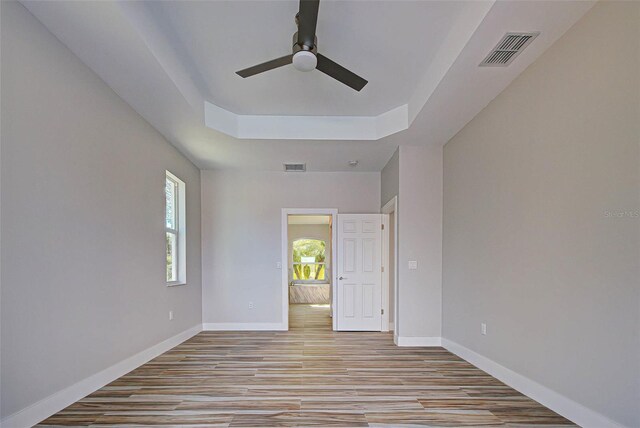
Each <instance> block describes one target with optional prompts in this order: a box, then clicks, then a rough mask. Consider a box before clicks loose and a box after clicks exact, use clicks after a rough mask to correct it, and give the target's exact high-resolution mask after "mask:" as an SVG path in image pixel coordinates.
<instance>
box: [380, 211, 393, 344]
mask: <svg viewBox="0 0 640 428" xmlns="http://www.w3.org/2000/svg"><path fill="white" fill-rule="evenodd" d="M390 264H391V261H390V260H389V214H382V263H381V265H382V330H381V331H389V265H390Z"/></svg>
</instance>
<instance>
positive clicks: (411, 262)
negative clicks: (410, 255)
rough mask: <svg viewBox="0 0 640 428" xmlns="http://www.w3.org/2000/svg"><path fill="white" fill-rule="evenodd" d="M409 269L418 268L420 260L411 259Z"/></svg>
mask: <svg viewBox="0 0 640 428" xmlns="http://www.w3.org/2000/svg"><path fill="white" fill-rule="evenodd" d="M409 269H410V270H416V269H418V261H417V260H409Z"/></svg>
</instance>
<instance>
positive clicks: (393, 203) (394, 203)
mask: <svg viewBox="0 0 640 428" xmlns="http://www.w3.org/2000/svg"><path fill="white" fill-rule="evenodd" d="M380 211H381V212H382V213H383V214H391V213H394V219H395V220H394V222H393V236H394V247H395V248H394V251H393V265H394V266H395V269H394V273H395V284H394V288H393V296H394V297H393V306H394V308H393V309H394V311H393V322H389V325H390V326H391V324H393V326H394V327H393V328H394V329H393V331H394V332H396V333H397V331H398V329H397V326H398V312H399V310H398V288H399V282H398V278H399V276H398V220H399V216H398V195H396V196H394V197H393V198H391V199H389V201H388V202H387V203H386V204H384V206H383V207H382V209H381V210H380ZM387 235H388V233H387ZM388 286H389V284H387V287H388ZM388 293H389V291H388V289H387V294H388ZM388 300H389V297H388V296H387V301H388ZM388 309H389V308H387V313H388ZM387 319H388V315H387ZM389 328H391V327H389ZM396 344H397V342H396Z"/></svg>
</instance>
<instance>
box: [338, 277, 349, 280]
mask: <svg viewBox="0 0 640 428" xmlns="http://www.w3.org/2000/svg"><path fill="white" fill-rule="evenodd" d="M338 279H339V280H340V281H342V280H343V279H347V278H343V277H340V278H338Z"/></svg>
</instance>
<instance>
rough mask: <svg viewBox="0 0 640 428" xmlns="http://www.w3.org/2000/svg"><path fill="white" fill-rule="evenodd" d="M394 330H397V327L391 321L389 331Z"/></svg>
mask: <svg viewBox="0 0 640 428" xmlns="http://www.w3.org/2000/svg"><path fill="white" fill-rule="evenodd" d="M394 330H395V328H394V324H393V321H391V322H390V323H389V331H394Z"/></svg>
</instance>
